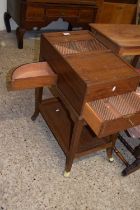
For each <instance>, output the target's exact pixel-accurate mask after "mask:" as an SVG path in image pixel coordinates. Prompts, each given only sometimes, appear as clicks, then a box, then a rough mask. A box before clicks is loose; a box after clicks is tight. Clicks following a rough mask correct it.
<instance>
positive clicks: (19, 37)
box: [16, 27, 26, 49]
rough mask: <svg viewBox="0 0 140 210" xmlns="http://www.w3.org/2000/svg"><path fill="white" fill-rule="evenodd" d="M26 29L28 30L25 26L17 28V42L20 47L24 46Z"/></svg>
mask: <svg viewBox="0 0 140 210" xmlns="http://www.w3.org/2000/svg"><path fill="white" fill-rule="evenodd" d="M25 31H26V30H25V29H24V28H20V27H18V28H17V30H16V36H17V44H18V48H19V49H22V48H23V36H24V33H25Z"/></svg>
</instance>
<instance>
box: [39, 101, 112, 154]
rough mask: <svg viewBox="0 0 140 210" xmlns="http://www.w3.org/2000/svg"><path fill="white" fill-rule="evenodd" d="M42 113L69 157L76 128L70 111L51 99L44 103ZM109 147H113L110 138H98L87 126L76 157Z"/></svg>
mask: <svg viewBox="0 0 140 210" xmlns="http://www.w3.org/2000/svg"><path fill="white" fill-rule="evenodd" d="M40 113H41V115H42V116H43V118H44V120H45V121H46V123H47V124H48V126H49V128H50V129H51V131H52V133H53V134H54V136H55V137H56V139H57V141H58V143H59V145H60V146H61V148H62V150H63V152H64V153H65V155H66V156H67V155H68V154H69V148H70V143H71V134H72V129H73V126H74V123H73V121H72V120H71V118H70V116H69V113H68V111H67V110H66V109H65V107H64V106H63V105H62V104H61V102H60V101H59V100H57V99H56V98H51V99H47V100H44V101H42V103H41V105H40ZM108 147H111V141H110V140H109V138H100V139H99V138H97V137H96V135H95V134H94V133H93V131H92V130H91V129H90V127H89V126H88V125H85V126H84V128H83V131H82V133H81V139H80V145H79V147H78V149H77V152H76V157H80V156H83V155H86V154H89V153H91V152H94V151H98V150H101V149H104V148H108Z"/></svg>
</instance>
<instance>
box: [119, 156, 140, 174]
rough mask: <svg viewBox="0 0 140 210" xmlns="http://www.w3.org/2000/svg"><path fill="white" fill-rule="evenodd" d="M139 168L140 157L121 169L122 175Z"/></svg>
mask: <svg viewBox="0 0 140 210" xmlns="http://www.w3.org/2000/svg"><path fill="white" fill-rule="evenodd" d="M139 168H140V158H139V159H136V160H135V161H134V162H133V163H132V164H131V165H129V166H128V167H126V168H125V169H124V170H123V171H122V175H123V176H127V175H129V174H131V173H133V172H134V171H136V170H138V169H139Z"/></svg>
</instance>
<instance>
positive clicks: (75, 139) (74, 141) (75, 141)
mask: <svg viewBox="0 0 140 210" xmlns="http://www.w3.org/2000/svg"><path fill="white" fill-rule="evenodd" d="M83 126H84V121H83V120H77V121H76V122H75V124H74V128H73V131H72V132H73V133H72V138H71V144H70V150H69V154H68V156H67V157H66V166H65V172H64V176H65V177H68V176H69V175H70V170H71V167H72V164H73V160H74V157H75V154H76V151H77V148H78V145H79V141H80V136H81V132H82V129H83Z"/></svg>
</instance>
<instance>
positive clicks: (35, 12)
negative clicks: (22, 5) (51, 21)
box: [26, 6, 45, 21]
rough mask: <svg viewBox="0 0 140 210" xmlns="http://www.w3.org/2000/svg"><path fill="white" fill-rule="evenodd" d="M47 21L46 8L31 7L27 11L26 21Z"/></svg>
mask: <svg viewBox="0 0 140 210" xmlns="http://www.w3.org/2000/svg"><path fill="white" fill-rule="evenodd" d="M44 19H45V8H41V7H33V6H29V7H27V10H26V20H28V21H43V20H44Z"/></svg>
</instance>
